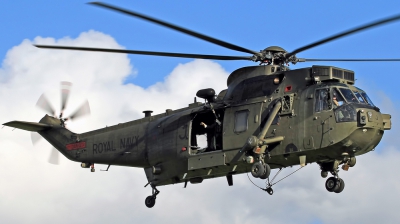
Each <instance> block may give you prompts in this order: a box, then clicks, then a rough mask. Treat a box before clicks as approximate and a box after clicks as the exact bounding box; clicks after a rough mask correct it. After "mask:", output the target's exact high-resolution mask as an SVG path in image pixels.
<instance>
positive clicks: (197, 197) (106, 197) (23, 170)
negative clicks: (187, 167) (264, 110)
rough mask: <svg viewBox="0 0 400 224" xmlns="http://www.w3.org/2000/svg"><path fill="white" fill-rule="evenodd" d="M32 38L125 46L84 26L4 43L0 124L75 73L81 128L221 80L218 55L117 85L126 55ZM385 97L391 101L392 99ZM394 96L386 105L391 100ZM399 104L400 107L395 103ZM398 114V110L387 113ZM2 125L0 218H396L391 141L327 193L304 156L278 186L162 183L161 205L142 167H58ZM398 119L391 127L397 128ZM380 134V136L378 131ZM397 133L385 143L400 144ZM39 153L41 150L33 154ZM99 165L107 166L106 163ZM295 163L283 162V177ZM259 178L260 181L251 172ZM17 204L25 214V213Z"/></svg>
mask: <svg viewBox="0 0 400 224" xmlns="http://www.w3.org/2000/svg"><path fill="white" fill-rule="evenodd" d="M32 43H38V44H39V43H40V44H59V45H72V46H99V47H100V46H101V47H110V48H121V47H122V46H120V45H119V44H118V43H117V42H116V41H115V40H114V39H113V38H112V37H110V36H108V35H105V34H102V33H99V32H96V31H89V32H86V33H82V34H81V35H80V36H79V37H78V38H76V39H71V38H63V39H60V40H54V39H52V38H40V37H38V38H35V40H34V41H29V40H24V41H23V42H22V43H21V44H20V45H18V46H16V47H14V48H12V49H10V51H9V52H8V54H7V56H6V58H5V59H4V61H3V67H2V69H1V72H0V75H1V76H0V102H1V103H0V115H1V116H0V117H1V123H5V122H7V121H11V120H26V121H38V120H39V119H40V118H41V117H42V116H43V115H44V113H43V112H42V111H40V110H39V109H37V108H35V107H34V105H35V103H36V101H37V99H38V98H39V96H40V94H41V93H43V92H45V93H47V95H48V98H49V101H50V102H52V103H53V106H54V107H55V108H56V109H58V108H59V103H60V93H59V87H60V81H64V80H66V81H71V82H73V84H74V85H73V88H72V90H71V92H72V94H71V96H70V100H69V109H70V110H68V111H66V114H68V113H70V112H72V111H73V110H74V109H75V108H76V107H77V106H78V105H79V104H80V103H82V102H83V100H84V99H86V98H87V99H89V101H90V105H91V110H92V116H90V117H88V118H87V119H82V120H79V121H75V122H72V123H70V124H69V127H70V128H71V129H73V130H74V131H77V132H84V131H88V130H91V129H95V128H101V127H104V126H106V125H113V124H116V123H120V122H126V121H129V120H132V119H137V118H140V117H142V116H143V114H142V111H143V110H153V111H155V114H157V113H162V112H164V111H165V109H178V108H181V107H185V106H187V104H188V103H191V102H193V97H194V96H195V94H196V92H197V90H199V89H201V88H209V87H211V88H214V89H215V90H216V91H217V92H218V91H220V90H222V89H224V88H226V78H227V75H228V74H227V73H226V72H225V71H224V69H223V68H222V67H221V66H220V65H219V64H217V63H214V62H211V61H208V60H194V61H192V62H189V63H186V64H180V65H178V66H177V67H176V68H175V69H174V70H173V71H171V73H170V74H169V75H167V74H166V75H167V76H166V78H165V80H164V81H163V82H160V83H156V84H154V85H152V86H150V87H149V88H142V87H140V86H136V85H134V84H128V85H123V84H122V83H123V80H124V79H125V78H126V77H127V76H128V75H135V74H136V70H135V68H134V67H133V65H132V64H131V62H130V61H129V59H128V58H127V56H126V55H123V54H107V53H93V52H76V51H55V50H43V49H37V48H35V47H32ZM389 103H390V101H389ZM390 105H391V104H390ZM391 111H393V113H395V111H396V110H392V109H391ZM393 115H394V114H393ZM11 130H12V129H10V128H3V129H0V180H1V183H0V199H1V200H0V222H1V223H39V222H40V223H54V222H56V223H111V222H120V223H127V222H144V223H149V222H154V223H255V222H263V223H266V222H271V223H311V222H315V221H321V222H322V223H339V222H357V223H360V222H363V223H375V222H377V221H381V220H388V221H390V222H393V223H397V222H399V221H400V215H399V214H398V212H397V210H396V208H397V207H399V205H400V202H399V200H397V198H399V197H400V180H399V178H397V173H396V170H397V169H398V167H397V166H398V165H397V164H399V162H400V161H399V160H400V155H399V154H400V152H399V151H398V150H395V149H393V148H390V147H388V148H387V149H382V150H381V153H379V154H378V153H376V152H372V153H369V154H367V155H364V156H361V157H358V163H357V165H356V166H355V167H354V168H351V169H350V171H349V172H344V171H341V173H340V174H341V177H343V179H344V180H345V181H346V188H345V190H344V192H343V193H341V194H334V193H328V192H327V191H326V190H325V188H324V183H325V180H324V179H322V178H321V177H320V176H319V168H318V166H317V165H315V164H313V165H308V166H306V167H305V168H304V169H302V170H300V171H299V172H297V173H296V174H294V175H293V176H291V177H290V178H288V179H285V180H284V181H283V182H281V183H279V184H277V185H276V186H275V187H274V190H275V194H274V195H273V196H270V195H268V194H267V193H266V192H263V191H261V190H260V189H258V188H256V187H254V186H253V185H252V184H251V183H250V182H249V181H248V179H247V176H246V175H238V176H234V186H232V187H228V185H227V183H226V180H225V179H224V178H219V179H213V180H205V181H204V182H203V183H202V184H199V185H190V184H189V186H188V188H186V189H183V185H182V184H179V185H171V186H165V187H160V188H159V190H161V193H160V195H159V196H158V198H157V205H156V206H155V207H154V208H153V209H148V208H146V207H145V205H144V199H145V197H146V196H147V195H149V194H150V192H151V189H150V188H143V186H144V185H145V183H146V178H145V175H144V172H143V170H141V169H135V168H127V167H111V168H110V171H108V172H100V171H99V169H100V167H97V172H95V173H90V172H89V170H86V169H82V168H80V164H78V163H74V162H71V161H68V160H67V159H62V161H61V165H60V166H53V165H50V164H48V163H46V162H45V160H46V159H47V156H48V152H49V149H47V147H49V145H48V144H47V143H45V142H44V141H43V142H42V143H40V144H39V145H38V147H32V146H31V143H30V137H29V133H27V132H24V131H20V130H15V131H11ZM395 130H396V129H395V126H394V130H392V131H395ZM383 141H385V137H384V139H383ZM397 141H398V140H396V139H393V142H389V143H387V145H393V146H395V145H397V144H396V143H398V142H397ZM35 158H37V159H35ZM102 168H105V167H102ZM295 168H296V167H294V168H292V169H286V170H284V173H283V174H281V177H283V176H284V175H285V174H288V173H289V172H290V171H293V170H294V169H295ZM256 183H257V184H258V185H260V186H262V185H263V182H260V181H256ZM21 211H23V215H21V214H22V213H21Z"/></svg>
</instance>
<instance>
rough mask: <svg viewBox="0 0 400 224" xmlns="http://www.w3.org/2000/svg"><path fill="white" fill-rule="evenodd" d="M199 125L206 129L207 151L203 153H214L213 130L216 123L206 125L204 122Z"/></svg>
mask: <svg viewBox="0 0 400 224" xmlns="http://www.w3.org/2000/svg"><path fill="white" fill-rule="evenodd" d="M200 125H201V126H203V127H204V128H205V129H206V133H207V149H206V150H205V152H211V151H215V150H216V141H215V132H216V130H215V128H216V126H217V123H216V122H215V121H214V122H213V123H212V124H210V125H207V124H205V123H204V122H201V123H200Z"/></svg>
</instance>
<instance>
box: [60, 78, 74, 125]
mask: <svg viewBox="0 0 400 224" xmlns="http://www.w3.org/2000/svg"><path fill="white" fill-rule="evenodd" d="M71 86H72V83H70V82H61V115H60V118H61V117H62V114H63V113H64V109H65V107H66V106H67V101H68V98H69V93H70V89H71Z"/></svg>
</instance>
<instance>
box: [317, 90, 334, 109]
mask: <svg viewBox="0 0 400 224" xmlns="http://www.w3.org/2000/svg"><path fill="white" fill-rule="evenodd" d="M329 109H331V104H330V102H329V89H317V90H316V91H315V112H321V111H324V110H329Z"/></svg>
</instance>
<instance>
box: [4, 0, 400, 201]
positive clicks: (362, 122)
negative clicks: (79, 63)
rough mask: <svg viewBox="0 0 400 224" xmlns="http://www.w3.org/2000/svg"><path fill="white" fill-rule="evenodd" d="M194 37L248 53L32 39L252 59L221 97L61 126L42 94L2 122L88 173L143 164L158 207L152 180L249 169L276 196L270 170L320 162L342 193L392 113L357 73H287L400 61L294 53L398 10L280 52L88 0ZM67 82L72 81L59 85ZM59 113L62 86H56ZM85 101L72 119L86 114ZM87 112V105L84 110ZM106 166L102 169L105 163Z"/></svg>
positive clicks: (204, 92)
mask: <svg viewBox="0 0 400 224" xmlns="http://www.w3.org/2000/svg"><path fill="white" fill-rule="evenodd" d="M90 4H92V5H95V6H99V7H103V8H106V9H110V10H114V11H117V12H121V13H124V14H128V15H130V16H134V17H137V18H140V19H143V20H146V21H150V22H153V23H156V24H159V25H161V26H164V27H168V28H170V29H173V30H176V31H179V32H182V33H185V34H188V35H191V36H193V37H197V38H199V39H202V40H205V41H208V42H210V43H213V44H216V45H219V46H222V47H225V48H228V49H231V50H235V51H239V52H244V53H248V54H250V55H251V56H225V55H203V54H186V53H170V52H153V51H139V50H123V49H105V48H88V47H72V46H50V45H35V46H36V47H39V48H47V49H64V50H80V51H97V52H112V53H129V54H142V55H153V56H167V57H183V58H201V59H214V60H248V61H254V62H257V63H259V65H257V66H249V67H243V68H239V69H237V70H236V71H234V72H232V73H231V74H230V76H229V78H228V80H227V86H228V88H227V89H226V90H223V91H221V92H220V93H219V94H216V93H215V90H213V89H211V88H205V89H201V90H199V91H198V92H197V94H196V96H197V97H199V98H202V99H204V101H205V102H204V103H202V102H197V100H196V98H195V100H194V102H193V103H190V104H189V105H188V107H185V108H181V109H177V110H166V111H165V113H162V114H157V115H152V111H144V113H145V116H144V118H141V119H138V120H133V121H129V122H126V123H120V124H117V125H114V126H109V127H106V128H102V129H98V130H94V131H90V132H86V133H80V134H79V133H74V132H72V131H70V130H68V129H67V128H66V122H67V120H68V119H67V118H64V116H63V112H61V113H60V115H59V116H58V117H57V116H54V114H55V112H54V110H53V109H52V107H51V106H50V104H49V103H48V102H47V100H46V98H45V97H41V98H40V99H39V101H38V105H39V106H40V107H41V108H43V109H45V110H46V111H48V113H49V114H50V115H45V116H44V117H43V118H42V119H41V120H40V121H39V122H26V121H11V122H8V123H5V124H4V125H6V126H10V127H14V128H19V129H23V130H27V131H31V132H37V133H39V134H40V135H41V136H42V137H43V138H45V139H46V140H47V141H48V142H49V143H50V144H52V145H53V146H54V147H55V148H56V149H57V150H58V151H59V152H60V153H61V154H63V155H64V156H65V157H67V158H68V159H70V160H72V161H75V162H80V163H81V167H82V168H90V170H91V171H92V172H94V171H95V168H94V164H105V165H108V168H109V167H110V166H111V165H117V166H130V167H137V168H143V169H144V171H145V174H146V177H147V180H148V183H147V184H146V185H145V186H150V187H151V188H152V195H150V196H148V197H147V198H146V199H145V204H146V206H147V207H149V208H151V207H153V206H154V205H155V202H156V198H157V196H158V194H159V193H160V191H159V190H158V189H157V187H159V186H163V185H169V184H177V183H184V187H186V186H187V183H188V182H190V183H192V184H198V183H201V182H202V181H203V180H205V179H211V178H217V177H223V176H225V177H226V178H227V182H228V185H229V186H231V185H233V176H234V175H236V174H242V173H249V172H250V173H251V174H252V176H253V177H255V178H261V179H268V183H269V184H267V186H266V188H265V189H263V190H265V191H267V192H268V193H269V194H271V195H272V194H273V189H272V185H273V183H272V182H273V180H271V181H269V176H270V172H271V169H282V168H285V167H289V166H294V165H300V167H303V166H305V165H306V164H309V163H315V162H316V163H318V164H319V166H320V169H321V176H322V177H323V178H326V177H327V176H328V174H329V173H331V175H332V176H331V177H329V178H328V179H327V181H326V183H325V187H326V189H327V190H328V191H329V192H335V193H340V192H342V191H343V189H344V187H345V183H344V181H343V179H341V178H340V177H339V168H340V165H342V167H341V168H342V169H343V170H349V168H350V167H353V166H354V165H355V164H356V156H359V155H362V154H365V153H368V152H370V151H371V150H373V149H374V148H375V147H376V146H377V145H378V144H379V142H380V141H381V139H382V136H383V134H384V131H385V130H390V129H391V116H390V115H389V114H384V113H381V112H380V109H379V108H378V107H377V106H375V105H374V104H373V102H372V101H371V99H370V98H369V97H368V95H367V93H366V92H365V91H363V90H362V89H360V88H357V87H355V86H354V84H355V73H354V72H353V71H351V70H347V69H342V68H337V67H333V66H317V65H314V66H311V67H307V68H301V69H295V70H290V69H289V67H288V65H289V64H290V63H292V64H296V63H297V62H306V61H307V62H310V61H315V62H317V61H351V62H359V61H371V62H379V61H400V59H308V58H298V57H297V56H296V54H297V53H300V52H303V51H305V50H308V49H311V48H313V47H317V46H319V45H322V44H325V43H327V42H330V41H333V40H336V39H338V38H342V37H345V36H348V35H350V34H354V33H356V32H360V31H363V30H366V29H369V28H373V27H377V26H379V25H383V24H387V23H390V22H394V21H397V20H400V15H396V16H392V17H389V18H386V19H383V20H379V21H375V22H372V23H368V24H366V25H362V26H360V27H357V28H354V29H351V30H348V31H345V32H342V33H339V34H336V35H333V36H330V37H328V38H325V39H322V40H320V41H317V42H314V43H311V44H309V45H306V46H303V47H300V48H298V49H295V50H294V51H292V52H287V51H286V50H284V49H283V48H281V47H278V46H270V47H267V48H266V49H264V50H261V51H253V50H250V49H246V48H244V47H240V46H237V45H234V44H231V43H228V42H225V41H222V40H218V39H215V38H212V37H209V36H206V35H203V34H200V33H198V32H194V31H191V30H188V29H185V28H182V27H179V26H176V25H173V24H170V23H167V22H164V21H161V20H159V19H155V18H152V17H149V16H146V15H143V14H139V13H136V12H133V11H130V10H126V9H123V8H120V7H116V6H112V5H109V4H106V3H101V2H92V3H90ZM64 85H69V84H67V83H64ZM62 93H63V95H62V96H63V97H62V106H61V111H63V110H64V108H65V104H66V101H67V99H68V94H69V91H67V90H66V89H63V91H62ZM88 108H89V105H88V103H85V104H84V106H83V107H82V108H81V109H79V110H78V111H77V112H76V113H74V114H73V115H72V116H71V118H74V117H77V116H79V115H83V114H85V113H86V112H87V111H88V110H89V109H88ZM85 111H86V112H85ZM205 133H207V147H206V148H200V147H199V144H198V142H199V141H198V136H199V135H203V134H205ZM108 168H107V170H108Z"/></svg>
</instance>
